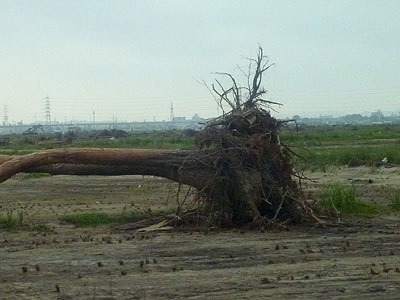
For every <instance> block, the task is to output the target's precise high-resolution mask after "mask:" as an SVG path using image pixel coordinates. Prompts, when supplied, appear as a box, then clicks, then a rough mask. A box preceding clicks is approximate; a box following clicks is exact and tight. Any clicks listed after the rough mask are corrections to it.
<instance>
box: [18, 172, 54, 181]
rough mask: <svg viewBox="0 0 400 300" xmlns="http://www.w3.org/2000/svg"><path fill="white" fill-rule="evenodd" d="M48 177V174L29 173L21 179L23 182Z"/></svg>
mask: <svg viewBox="0 0 400 300" xmlns="http://www.w3.org/2000/svg"><path fill="white" fill-rule="evenodd" d="M50 176H51V175H50V174H48V173H29V174H26V175H25V176H24V177H23V180H29V179H40V178H43V177H50Z"/></svg>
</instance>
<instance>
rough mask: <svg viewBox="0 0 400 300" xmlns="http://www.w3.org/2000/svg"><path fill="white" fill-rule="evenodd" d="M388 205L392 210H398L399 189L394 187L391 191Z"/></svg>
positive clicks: (399, 206)
mask: <svg viewBox="0 0 400 300" xmlns="http://www.w3.org/2000/svg"><path fill="white" fill-rule="evenodd" d="M389 206H390V207H391V208H392V209H393V210H394V211H400V189H396V190H394V191H393V192H392V193H391V195H390V204H389Z"/></svg>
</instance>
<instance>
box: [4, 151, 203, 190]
mask: <svg viewBox="0 0 400 300" xmlns="http://www.w3.org/2000/svg"><path fill="white" fill-rule="evenodd" d="M191 153H192V152H191V151H185V150H179V151H174V150H148V149H145V150H143V149H103V148H101V149H100V148H69V149H55V150H46V151H41V152H36V153H32V154H27V155H22V156H6V155H1V156H0V183H1V182H4V181H6V180H7V179H9V178H10V177H12V176H13V175H15V174H17V173H20V172H26V173H32V172H43V173H49V174H52V175H152V176H159V177H164V178H167V179H171V180H174V181H177V182H181V183H183V184H187V185H190V186H193V187H195V188H197V189H201V188H203V187H204V184H205V181H204V180H202V178H206V177H204V176H206V172H207V170H206V169H204V168H203V169H200V168H198V167H197V166H196V165H195V164H191V166H190V165H187V166H186V167H185V168H182V165H183V164H184V163H185V160H186V159H187V158H188V156H189V155H190V154H191ZM199 175H200V176H199ZM201 175H203V176H201Z"/></svg>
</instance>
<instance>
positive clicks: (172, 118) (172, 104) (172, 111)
mask: <svg viewBox="0 0 400 300" xmlns="http://www.w3.org/2000/svg"><path fill="white" fill-rule="evenodd" d="M174 118H175V116H174V103H172V102H171V111H170V115H169V120H170V121H171V122H172V121H174Z"/></svg>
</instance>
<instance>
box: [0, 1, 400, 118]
mask: <svg viewBox="0 0 400 300" xmlns="http://www.w3.org/2000/svg"><path fill="white" fill-rule="evenodd" d="M0 38H1V40H0V105H1V106H0V115H2V114H3V113H2V111H3V109H2V106H3V105H8V110H9V115H10V120H15V121H21V120H24V122H31V121H33V120H34V118H35V116H36V117H37V119H38V120H39V119H42V120H43V119H44V100H43V98H44V97H46V95H47V94H48V95H49V97H50V98H51V105H52V115H53V118H55V119H57V120H59V121H63V120H64V119H65V118H67V119H68V120H70V119H87V120H89V119H91V118H92V111H93V110H95V111H96V116H97V119H98V120H110V119H112V115H115V116H116V117H118V120H144V119H146V120H153V117H155V118H156V119H157V120H162V119H168V117H169V107H170V103H171V101H173V102H174V106H175V115H177V116H179V115H182V116H187V117H191V116H192V115H193V114H194V113H198V114H200V115H201V116H204V117H210V116H213V115H215V114H216V113H217V107H216V105H215V102H214V101H213V98H212V97H211V96H210V94H209V92H208V90H207V89H206V88H205V87H204V86H202V85H200V84H199V83H198V81H199V80H202V79H204V80H205V81H207V82H211V81H212V79H213V77H214V75H212V74H211V72H216V71H226V72H232V73H234V74H236V75H238V77H239V73H238V71H237V69H236V67H235V66H236V65H237V64H240V65H246V61H245V60H244V59H243V57H248V56H254V55H255V54H256V50H257V47H258V46H257V45H258V43H259V44H260V45H261V46H262V47H263V48H264V52H265V53H266V54H267V55H268V56H269V57H270V59H271V61H272V62H274V63H275V66H274V67H273V68H271V69H270V70H269V71H268V74H267V76H266V77H265V82H264V86H265V87H266V88H267V89H268V90H269V99H271V100H274V101H279V102H282V103H283V104H284V106H283V107H282V108H280V109H279V111H280V113H279V114H278V116H280V117H283V116H291V115H293V114H301V115H304V114H309V115H318V114H328V113H329V114H342V113H348V112H366V111H373V110H377V109H378V108H380V109H382V110H386V111H388V110H396V111H399V110H400V1H398V0H393V1H391V0H376V1H373V0H360V1H351V0H343V1H333V0H330V1H327V0H316V1H312V0H308V1H307V0H302V1H300V0H299V1H295V0H293V1H282V0H279V1H278V0H277V1H266V0H259V1H250V0H246V1H245V0H241V1H234V0H230V1H228V0H226V1H221V0H199V1H196V0H180V1H179V0H159V1H150V0H146V1H144V0H143V1H134V0H131V1H122V0H121V1H119V0H109V1H105V0H104V1H103V0H93V1H91V0H75V1H74V0H68V1H67V0H65V1H61V0H57V1H56V0H48V1H41V0H36V1H32V0H25V1H20V0H0Z"/></svg>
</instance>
